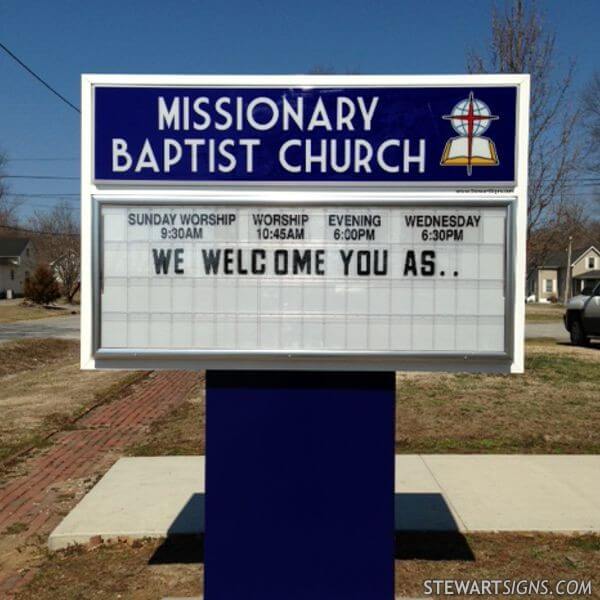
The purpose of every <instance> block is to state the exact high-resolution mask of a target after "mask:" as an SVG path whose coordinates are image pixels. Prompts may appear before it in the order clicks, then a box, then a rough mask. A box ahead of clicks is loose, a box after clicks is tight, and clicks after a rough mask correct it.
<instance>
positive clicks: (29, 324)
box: [0, 315, 79, 343]
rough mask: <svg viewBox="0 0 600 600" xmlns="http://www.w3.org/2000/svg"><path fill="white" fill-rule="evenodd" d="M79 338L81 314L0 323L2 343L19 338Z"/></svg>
mask: <svg viewBox="0 0 600 600" xmlns="http://www.w3.org/2000/svg"><path fill="white" fill-rule="evenodd" d="M48 337H50V338H70V339H76V340H77V339H79V315H69V316H68V317H49V318H47V319H32V320H29V321H15V322H14V323H0V343H2V342H6V341H8V340H14V339H19V338H48Z"/></svg>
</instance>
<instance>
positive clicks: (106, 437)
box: [0, 371, 200, 597]
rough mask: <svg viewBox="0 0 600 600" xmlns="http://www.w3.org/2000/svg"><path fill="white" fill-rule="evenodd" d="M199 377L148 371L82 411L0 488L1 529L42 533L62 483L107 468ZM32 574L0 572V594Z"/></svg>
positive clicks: (57, 517)
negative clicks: (112, 396)
mask: <svg viewBox="0 0 600 600" xmlns="http://www.w3.org/2000/svg"><path fill="white" fill-rule="evenodd" d="M199 378H200V375H199V374H198V373H189V372H182V371H164V372H157V373H153V374H151V375H150V377H149V378H148V379H146V380H144V381H142V382H140V383H139V384H136V385H135V386H133V388H132V389H131V391H130V393H128V394H126V395H125V396H124V397H122V398H119V399H118V400H115V401H113V402H110V403H108V404H105V405H103V406H99V407H98V408H96V409H94V410H92V411H91V412H90V413H88V414H87V415H85V416H84V417H83V418H82V419H81V420H79V421H78V422H77V423H76V428H75V429H73V430H70V431H63V432H61V433H59V434H57V435H56V436H54V437H53V438H52V445H51V446H50V448H48V449H47V450H45V451H44V452H42V453H39V454H36V455H34V456H32V457H31V458H30V459H28V460H26V461H25V463H24V465H23V466H24V470H25V471H26V473H27V474H26V475H23V476H20V477H17V478H15V479H12V480H10V481H9V482H8V483H7V484H5V485H4V486H2V487H0V532H2V531H6V529H7V528H10V527H11V526H12V527H13V528H18V529H20V530H22V532H23V533H22V535H21V536H20V537H21V539H27V538H29V537H31V536H33V535H42V536H44V537H45V536H47V535H48V534H49V533H50V532H51V531H52V530H53V529H54V527H56V525H58V523H59V522H60V521H61V520H62V518H63V514H60V512H59V511H57V506H60V504H61V500H63V498H64V496H65V495H66V496H67V497H68V496H69V494H65V493H64V486H65V484H68V483H69V482H72V481H78V480H79V481H81V480H82V479H85V478H90V477H91V478H96V477H97V476H98V475H101V474H103V473H104V472H106V470H108V468H109V467H110V466H111V465H112V464H113V463H114V462H115V460H117V458H119V456H120V452H121V451H123V450H124V449H125V448H126V447H127V446H129V445H131V444H132V443H135V442H137V441H139V440H141V439H142V438H143V436H144V434H145V432H146V431H147V428H148V426H149V425H150V424H152V422H154V421H156V420H157V419H160V418H161V417H163V416H164V415H166V414H167V413H169V412H170V411H172V410H174V409H175V408H177V407H178V406H179V405H180V404H182V403H183V402H184V401H185V399H186V397H187V396H188V394H189V393H190V392H191V390H192V388H193V387H194V385H195V384H197V383H198V381H199ZM61 488H62V489H61ZM84 491H85V490H84ZM77 495H79V496H80V495H81V493H80V494H75V496H77ZM71 500H72V497H71ZM62 504H64V500H63V501H62ZM67 509H68V507H67ZM24 527H25V529H23V528H24ZM34 574H35V569H29V570H24V571H23V572H17V573H0V597H6V596H7V595H10V594H12V593H14V592H15V591H17V590H18V589H19V588H21V587H22V586H24V585H25V584H26V583H27V582H28V581H29V580H30V579H31V578H32V577H33V576H34Z"/></svg>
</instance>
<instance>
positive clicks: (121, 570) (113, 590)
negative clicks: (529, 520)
mask: <svg viewBox="0 0 600 600" xmlns="http://www.w3.org/2000/svg"><path fill="white" fill-rule="evenodd" d="M41 552H45V551H41ZM233 553H234V554H235V549H233ZM240 559H241V560H243V557H240ZM201 560H202V542H201V540H193V539H191V540H188V541H180V542H179V543H177V542H176V543H173V544H170V545H169V546H163V547H162V548H161V542H160V541H146V542H137V543H135V544H134V545H132V546H130V545H127V544H125V543H119V544H111V545H104V546H100V547H98V548H96V549H94V550H91V551H90V550H88V549H84V548H74V549H69V550H66V551H62V552H58V553H54V554H49V553H46V556H45V561H44V566H43V568H42V569H41V571H40V572H39V573H38V574H37V575H36V576H35V578H34V579H33V581H32V582H31V583H30V585H29V586H28V587H27V588H26V589H25V590H24V591H23V592H21V593H19V594H18V595H17V598H18V599H20V600H34V599H35V600H38V599H52V600H71V599H72V598H124V599H125V598H127V599H134V600H146V599H147V600H150V599H152V600H155V599H156V598H161V597H163V596H197V595H199V594H200V593H201V591H202V580H203V571H204V569H203V565H202V564H201ZM598 564H600V537H599V536H594V535H582V536H567V535H550V534H507V533H499V534H467V535H466V536H464V537H463V536H462V535H459V534H428V535H427V534H422V535H416V534H406V535H404V534H403V535H400V536H398V537H397V540H396V562H395V576H396V593H397V594H401V595H406V596H409V595H410V596H413V597H414V596H418V597H423V596H424V595H425V588H424V582H425V581H427V580H432V579H458V580H467V579H468V580H472V579H478V580H481V579H494V580H497V579H501V580H517V581H519V580H522V579H528V580H541V579H546V580H548V581H549V582H552V583H551V585H552V584H555V583H556V582H558V581H560V580H572V579H576V580H583V581H592V590H593V594H594V595H593V597H598V592H599V591H600V569H598ZM232 574H235V562H233V563H232ZM462 597H464V596H462ZM496 597H501V596H495V595H485V598H496ZM527 597H533V596H527ZM569 597H573V596H569ZM588 597H590V596H588Z"/></svg>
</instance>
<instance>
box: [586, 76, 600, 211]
mask: <svg viewBox="0 0 600 600" xmlns="http://www.w3.org/2000/svg"><path fill="white" fill-rule="evenodd" d="M582 106H583V112H584V114H585V121H586V125H587V126H586V142H587V143H586V166H587V169H588V171H589V173H591V174H592V175H593V176H595V177H597V176H598V174H599V173H600V71H596V72H595V73H594V75H593V77H592V79H591V80H590V82H589V83H588V85H587V86H586V88H585V89H584V91H583V96H582ZM598 183H599V182H598V181H597V180H594V181H593V182H592V186H593V192H592V196H594V197H595V199H596V202H597V203H598V204H600V192H599V188H598Z"/></svg>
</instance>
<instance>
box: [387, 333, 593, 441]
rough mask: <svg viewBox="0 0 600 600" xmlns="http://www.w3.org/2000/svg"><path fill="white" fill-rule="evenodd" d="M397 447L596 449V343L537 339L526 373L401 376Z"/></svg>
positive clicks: (529, 353) (531, 346)
mask: <svg viewBox="0 0 600 600" xmlns="http://www.w3.org/2000/svg"><path fill="white" fill-rule="evenodd" d="M396 406H397V424H396V448H397V450H398V451H400V452H407V453H408V452H423V453H439V452H456V453H561V452H565V453H567V452H568V453H598V452H600V348H598V347H597V346H596V347H593V348H573V347H570V346H561V345H559V344H557V343H556V342H548V341H543V340H536V341H534V342H533V343H531V344H528V345H527V352H526V365H525V374H524V375H471V374H456V375H450V374H414V373H411V374H403V373H399V374H398V380H397V405H396Z"/></svg>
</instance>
